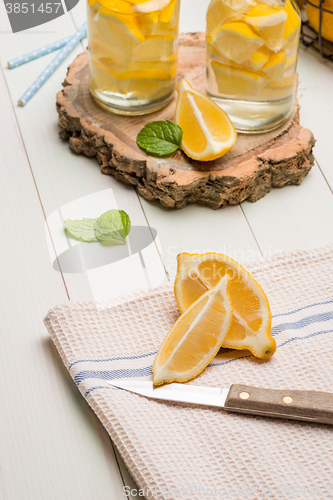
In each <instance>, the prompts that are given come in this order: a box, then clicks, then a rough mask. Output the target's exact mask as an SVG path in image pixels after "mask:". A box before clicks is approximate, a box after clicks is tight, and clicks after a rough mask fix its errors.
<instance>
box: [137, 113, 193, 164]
mask: <svg viewBox="0 0 333 500" xmlns="http://www.w3.org/2000/svg"><path fill="white" fill-rule="evenodd" d="M182 137H183V131H182V129H181V128H180V126H179V125H176V123H173V122H170V121H169V120H165V121H157V122H151V123H147V125H145V126H144V127H143V129H142V130H141V131H140V132H139V133H138V136H137V138H136V143H137V145H138V146H139V147H140V148H141V149H144V150H145V151H146V152H147V153H150V154H153V155H156V156H166V155H170V154H171V153H173V152H174V151H176V150H177V149H178V147H179V146H180V143H181V142H182Z"/></svg>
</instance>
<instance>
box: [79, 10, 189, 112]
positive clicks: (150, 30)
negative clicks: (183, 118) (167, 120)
mask: <svg viewBox="0 0 333 500" xmlns="http://www.w3.org/2000/svg"><path fill="white" fill-rule="evenodd" d="M179 3H180V0H148V1H146V0H128V1H125V0H99V3H97V2H96V1H95V0H88V7H87V8H88V12H87V14H88V23H87V24H88V41H89V68H90V91H91V93H92V96H93V97H94V98H95V100H96V101H97V102H98V103H99V104H100V105H101V106H102V107H104V108H106V109H108V110H110V111H113V112H115V113H118V114H128V115H140V114H146V113H150V112H153V111H156V110H157V109H160V108H162V107H163V106H165V105H166V104H168V103H169V102H170V100H171V99H172V96H173V93H174V91H175V86H176V73H177V55H178V45H177V43H178V19H179Z"/></svg>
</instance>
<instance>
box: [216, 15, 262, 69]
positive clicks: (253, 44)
mask: <svg viewBox="0 0 333 500" xmlns="http://www.w3.org/2000/svg"><path fill="white" fill-rule="evenodd" d="M207 41H208V43H211V44H212V45H213V47H215V49H216V50H218V51H219V52H220V53H221V54H222V55H223V56H224V57H226V58H227V59H230V60H231V61H234V62H235V63H237V64H242V63H243V62H244V61H245V60H246V59H249V57H250V56H251V55H252V54H253V52H256V51H257V50H258V49H259V48H260V47H261V46H262V45H264V43H265V40H264V39H263V38H261V37H260V36H259V35H258V34H257V33H256V32H255V31H254V29H253V28H252V27H251V26H249V25H248V24H245V23H243V22H241V21H236V22H234V23H227V24H224V25H223V26H221V27H220V28H217V29H216V30H215V31H214V32H213V33H212V34H211V36H209V37H208V39H207Z"/></svg>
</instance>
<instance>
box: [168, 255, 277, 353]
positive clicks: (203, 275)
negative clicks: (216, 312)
mask: <svg viewBox="0 0 333 500" xmlns="http://www.w3.org/2000/svg"><path fill="white" fill-rule="evenodd" d="M177 260H178V270H177V275H176V280H175V297H176V301H177V304H178V307H179V310H180V311H181V312H182V313H183V312H184V311H186V310H187V309H188V308H189V307H191V304H193V303H194V302H195V301H197V300H198V298H199V297H201V296H202V295H203V294H205V293H206V292H207V290H210V289H211V288H212V287H215V286H216V283H218V282H219V281H220V280H221V278H223V277H224V276H226V275H228V276H229V284H228V292H229V293H230V298H231V303H232V307H233V319H232V324H231V328H230V331H229V332H228V334H227V335H226V337H225V338H224V340H223V343H222V346H223V347H228V348H231V349H248V350H250V351H251V352H252V354H253V355H254V356H257V357H258V358H268V357H270V356H272V355H273V354H274V352H275V350H276V343H275V340H274V339H273V337H272V336H271V334H270V329H271V311H270V307H269V303H268V299H267V297H266V295H265V293H264V291H263V290H262V288H261V287H260V286H259V284H258V283H257V282H256V281H255V279H254V278H253V277H252V276H251V275H250V274H249V273H248V272H247V271H246V269H245V268H244V267H243V266H241V265H240V264H239V263H238V262H236V261H234V260H233V259H231V258H230V257H227V256H226V255H223V254H218V253H206V254H201V255H200V254H187V253H181V254H179V255H178V257H177Z"/></svg>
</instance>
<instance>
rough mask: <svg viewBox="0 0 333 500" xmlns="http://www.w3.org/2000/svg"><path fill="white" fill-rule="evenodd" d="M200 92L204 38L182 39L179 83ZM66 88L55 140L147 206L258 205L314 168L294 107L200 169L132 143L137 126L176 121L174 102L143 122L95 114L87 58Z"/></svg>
mask: <svg viewBox="0 0 333 500" xmlns="http://www.w3.org/2000/svg"><path fill="white" fill-rule="evenodd" d="M184 77H185V78H186V79H188V80H189V82H190V83H192V84H193V86H194V87H195V88H196V89H197V90H199V91H201V92H204V91H205V38H204V34H203V33H192V34H187V35H181V36H180V43H179V69H178V78H179V79H181V78H184ZM63 86H64V89H63V90H62V91H60V92H59V93H58V94H57V110H58V113H59V126H60V136H61V137H62V138H63V139H66V140H69V144H70V147H71V148H72V149H73V150H74V151H75V152H76V153H82V154H85V155H86V156H90V157H96V158H97V160H98V162H99V164H100V166H101V169H102V172H103V173H105V174H109V175H113V176H114V177H115V178H116V179H117V180H119V181H121V182H124V183H126V184H130V185H132V186H136V187H137V189H138V191H139V193H140V194H141V195H142V196H143V197H144V198H145V199H146V200H159V201H160V202H161V204H162V205H163V206H165V207H170V208H183V207H185V206H186V205H187V204H189V203H199V204H202V205H207V206H209V207H211V208H219V207H225V206H226V205H228V204H230V205H235V204H237V203H240V202H242V201H244V200H249V201H252V202H255V201H257V200H259V199H260V198H262V197H263V196H265V195H266V194H267V193H268V192H269V191H270V190H271V189H272V187H282V186H286V185H288V184H300V183H301V182H302V180H303V178H304V176H305V175H306V174H307V173H308V172H309V171H310V169H311V167H312V165H313V161H314V159H313V155H312V149H313V146H314V143H315V140H314V137H313V135H312V133H311V132H310V130H308V129H304V128H302V127H301V126H300V125H299V121H298V120H299V114H298V104H297V102H296V103H295V107H294V110H293V114H292V116H291V117H290V119H289V120H288V121H287V122H286V123H285V124H284V125H282V126H281V127H280V128H279V129H277V130H274V131H272V132H268V133H266V134H258V135H247V134H239V135H238V138H237V142H236V144H235V146H234V147H233V148H232V149H231V150H230V151H229V152H228V153H227V154H226V155H225V156H224V157H222V158H219V159H217V160H215V161H211V162H198V161H194V160H191V159H190V158H188V157H187V156H186V155H185V154H184V153H183V152H181V151H176V152H175V153H174V154H173V155H172V156H171V157H169V158H166V159H159V158H154V157H151V156H148V155H147V154H145V152H143V151H142V150H141V149H140V148H139V147H138V146H137V144H136V136H137V134H138V132H139V131H140V130H141V129H142V127H143V126H144V125H145V124H146V123H148V122H151V121H153V120H166V119H168V120H173V119H174V114H175V105H176V96H175V97H174V100H173V101H172V102H171V104H169V105H168V106H167V107H166V108H164V109H162V110H160V111H158V112H156V113H152V114H150V115H145V116H135V117H128V116H120V115H116V114H113V113H108V112H107V111H105V110H103V109H102V108H100V107H99V106H98V105H97V104H96V103H95V101H94V100H93V99H92V97H91V95H90V92H89V75H88V54H87V52H83V53H82V54H80V55H79V56H78V57H77V58H76V59H75V60H74V62H73V63H72V64H71V65H70V66H69V68H68V73H67V76H66V80H65V82H64V83H63Z"/></svg>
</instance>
